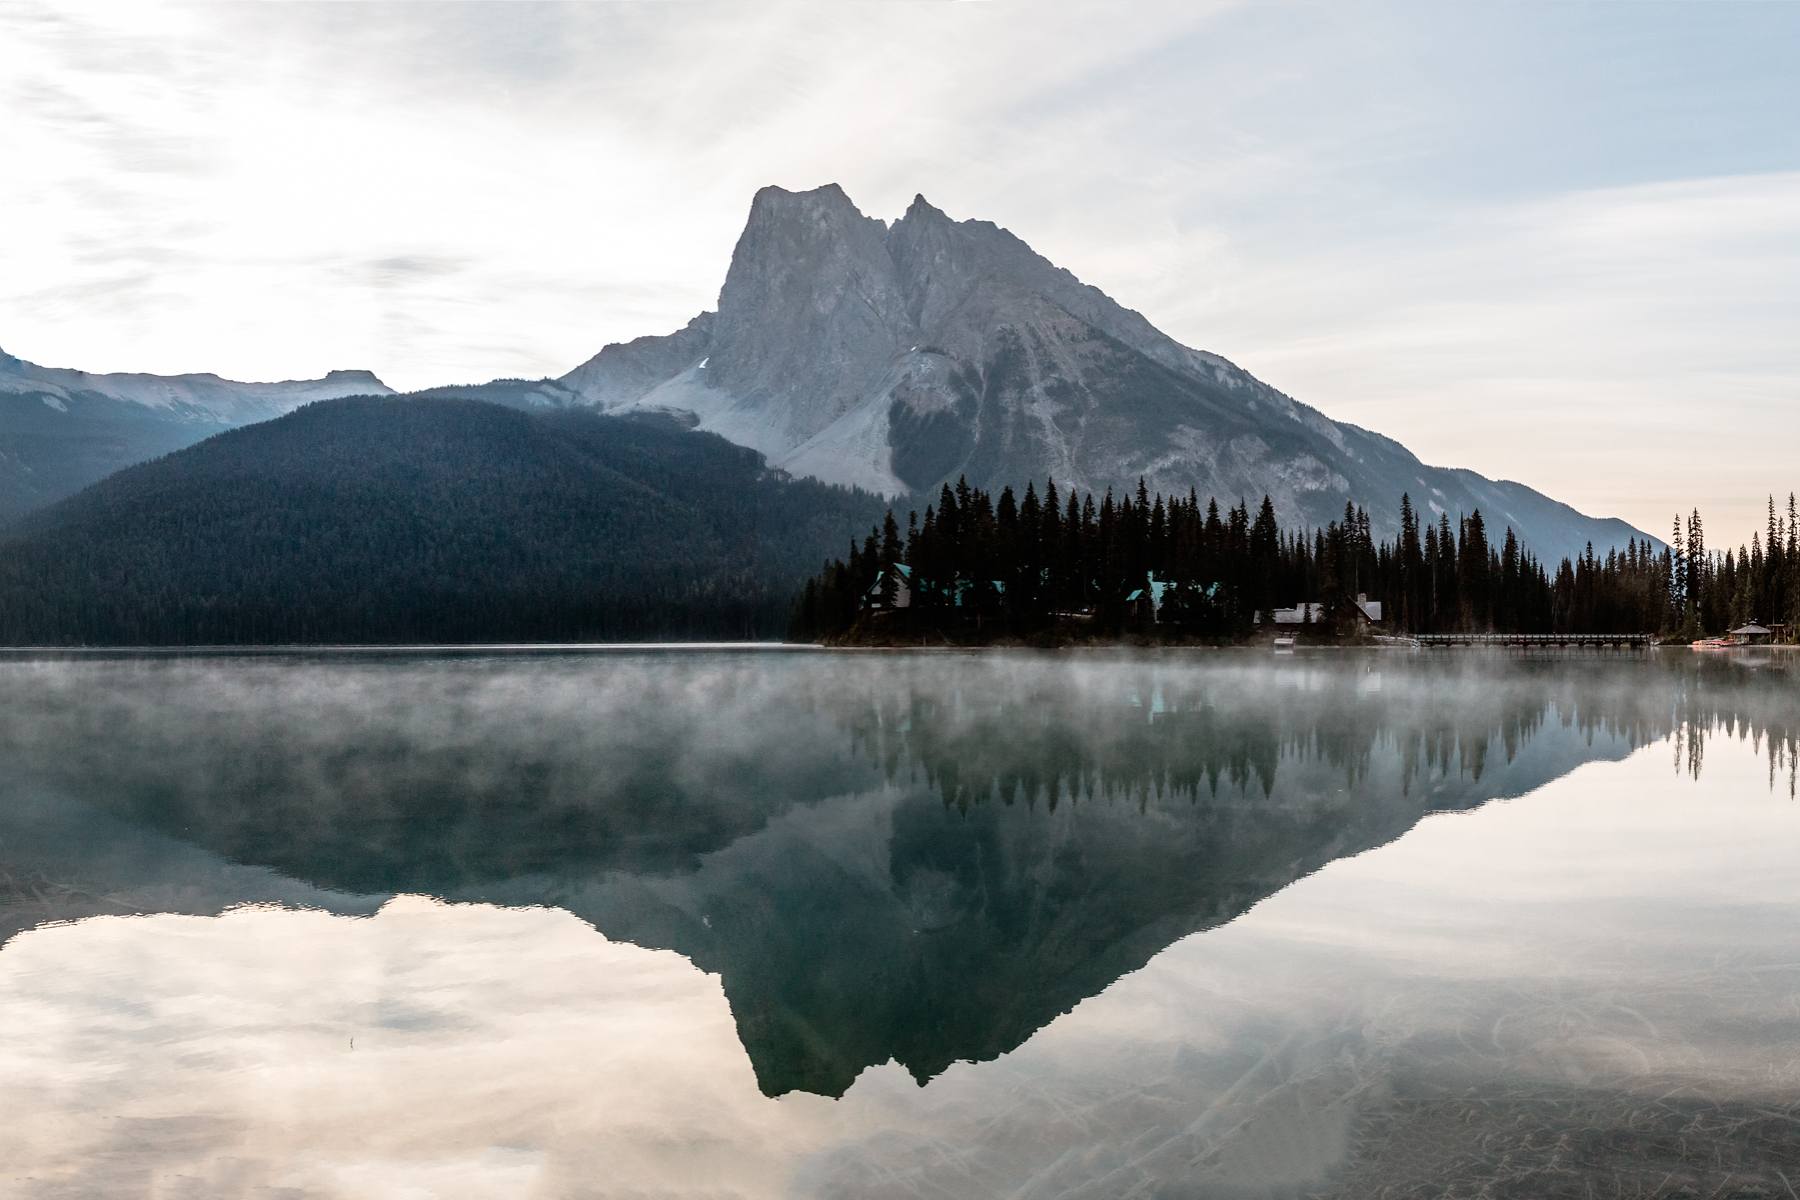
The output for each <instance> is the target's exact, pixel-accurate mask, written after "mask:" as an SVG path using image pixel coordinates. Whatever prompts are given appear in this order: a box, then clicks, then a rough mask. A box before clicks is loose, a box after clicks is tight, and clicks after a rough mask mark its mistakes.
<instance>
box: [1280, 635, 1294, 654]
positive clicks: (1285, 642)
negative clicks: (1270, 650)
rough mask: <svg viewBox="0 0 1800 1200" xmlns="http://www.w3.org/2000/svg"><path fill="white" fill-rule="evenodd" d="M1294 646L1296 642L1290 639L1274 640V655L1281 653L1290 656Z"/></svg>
mask: <svg viewBox="0 0 1800 1200" xmlns="http://www.w3.org/2000/svg"><path fill="white" fill-rule="evenodd" d="M1295 645H1296V641H1295V639H1294V638H1292V637H1286V636H1284V637H1278V638H1276V639H1275V653H1277V654H1281V653H1284V652H1285V653H1288V654H1292V653H1293V652H1294V646H1295Z"/></svg>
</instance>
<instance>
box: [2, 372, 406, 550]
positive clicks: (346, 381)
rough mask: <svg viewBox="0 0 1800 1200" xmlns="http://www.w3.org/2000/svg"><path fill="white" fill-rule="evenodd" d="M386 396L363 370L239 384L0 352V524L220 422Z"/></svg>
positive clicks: (222, 425)
mask: <svg viewBox="0 0 1800 1200" xmlns="http://www.w3.org/2000/svg"><path fill="white" fill-rule="evenodd" d="M391 393H392V389H390V388H389V387H388V386H387V385H386V384H385V383H383V382H381V380H379V379H377V378H375V376H374V375H372V374H370V373H369V372H368V371H333V372H331V373H330V374H329V375H326V376H325V377H324V378H323V379H300V380H291V381H287V382H282V383H239V382H237V381H235V380H230V379H221V378H219V377H218V376H217V375H139V374H107V375H94V374H89V373H88V372H86V371H74V370H66V369H63V368H58V367H40V366H38V365H37V364H36V363H29V362H26V361H25V360H23V359H20V358H15V357H13V356H12V355H10V354H7V353H5V352H4V351H0V523H4V522H6V521H8V520H11V519H13V518H15V517H17V516H18V515H19V514H21V513H24V512H27V511H29V510H31V509H34V508H38V507H41V506H43V505H45V504H49V503H51V502H53V501H56V500H60V499H62V498H63V497H64V496H70V495H73V494H74V493H76V492H78V491H80V490H81V489H82V488H84V487H86V486H87V485H88V484H90V483H94V482H96V481H98V480H100V479H103V478H105V477H106V476H108V475H110V474H112V473H113V472H114V471H117V470H119V469H120V468H122V467H128V466H130V465H132V464H133V463H138V462H143V461H144V460H145V459H149V458H155V457H157V456H158V455H162V454H168V453H170V452H171V451H174V450H179V449H181V448H183V447H184V446H191V445H193V444H194V443H195V442H198V441H201V440H202V439H204V438H208V437H211V436H212V435H213V434H215V433H219V432H221V431H223V430H226V429H231V428H234V427H236V426H239V425H247V424H250V423H251V422H254V421H266V420H268V419H269V418H271V417H278V416H280V415H282V414H283V413H285V412H289V411H291V410H293V409H294V408H297V407H298V406H300V405H302V404H307V403H309V402H311V401H314V400H325V399H330V398H332V397H337V396H354V395H389V394H391Z"/></svg>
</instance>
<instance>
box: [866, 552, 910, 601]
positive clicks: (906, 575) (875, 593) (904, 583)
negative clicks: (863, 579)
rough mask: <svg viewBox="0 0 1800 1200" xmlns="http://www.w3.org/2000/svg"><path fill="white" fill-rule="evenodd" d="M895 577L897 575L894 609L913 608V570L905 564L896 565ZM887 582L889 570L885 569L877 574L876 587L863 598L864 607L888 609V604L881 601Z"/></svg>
mask: <svg viewBox="0 0 1800 1200" xmlns="http://www.w3.org/2000/svg"><path fill="white" fill-rule="evenodd" d="M894 575H895V579H894V604H893V607H895V608H911V607H912V583H913V573H912V568H911V567H909V566H907V565H906V564H905V563H895V564H894ZM886 582H887V569H886V568H883V569H882V570H881V571H879V572H877V573H876V575H875V583H874V586H872V587H870V588H869V590H868V592H867V593H865V594H864V596H863V606H864V607H866V608H886V607H888V606H887V605H886V604H884V603H883V602H882V599H881V593H882V585H883V584H885V583H886Z"/></svg>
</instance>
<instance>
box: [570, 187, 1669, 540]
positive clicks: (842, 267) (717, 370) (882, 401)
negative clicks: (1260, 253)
mask: <svg viewBox="0 0 1800 1200" xmlns="http://www.w3.org/2000/svg"><path fill="white" fill-rule="evenodd" d="M559 382H560V384H561V385H562V386H564V387H567V388H568V389H569V390H570V392H571V393H572V394H573V395H575V396H576V397H577V398H578V399H579V401H580V402H583V403H588V404H592V405H595V406H597V407H599V408H601V409H604V410H608V411H617V410H655V411H666V412H671V413H678V414H681V415H682V416H683V417H684V419H687V420H690V421H691V422H692V423H694V424H696V425H697V426H698V427H699V428H702V429H707V430H712V431H714V432H717V433H719V434H721V435H723V436H725V437H727V438H729V439H731V440H733V441H736V442H739V443H741V444H743V445H746V446H751V447H753V448H755V449H757V450H760V451H762V452H763V453H764V454H766V455H768V457H769V459H770V460H771V462H772V463H773V464H774V465H776V466H779V467H783V468H785V469H787V470H789V471H793V472H795V473H799V474H807V475H813V476H817V477H818V478H821V479H825V480H828V481H831V482H837V483H853V484H858V485H861V486H864V487H869V488H875V489H878V490H881V491H884V492H886V493H888V494H889V495H900V494H905V493H923V492H929V491H931V490H933V489H935V488H936V487H937V485H938V484H940V483H942V482H945V481H947V480H954V479H956V478H957V477H959V476H964V475H966V476H967V477H968V479H969V481H970V482H971V483H975V484H978V485H982V486H990V487H995V486H999V485H1002V484H1006V483H1016V482H1019V481H1022V480H1025V479H1039V480H1041V479H1043V478H1044V477H1045V476H1047V475H1049V476H1054V477H1055V478H1056V479H1057V480H1058V481H1059V482H1060V483H1062V484H1064V485H1065V486H1073V487H1076V488H1081V489H1092V490H1095V491H1099V490H1101V489H1104V488H1107V487H1112V488H1115V489H1123V488H1131V487H1135V485H1136V483H1137V480H1138V479H1139V478H1140V477H1142V478H1144V479H1145V480H1146V481H1147V482H1148V483H1149V485H1150V486H1151V487H1152V488H1154V489H1157V490H1161V491H1164V492H1186V491H1187V490H1188V489H1189V488H1190V487H1191V488H1193V489H1195V490H1196V491H1198V492H1199V493H1200V494H1202V495H1213V496H1217V497H1218V498H1219V499H1220V500H1221V501H1222V502H1235V501H1237V500H1239V499H1245V500H1252V501H1253V500H1255V499H1256V498H1258V497H1260V496H1262V495H1263V494H1265V493H1267V494H1268V495H1270V496H1271V497H1272V498H1273V499H1274V501H1275V505H1276V509H1277V511H1278V513H1279V514H1280V516H1281V518H1282V520H1283V521H1284V522H1295V523H1300V524H1311V525H1322V524H1324V523H1325V522H1326V521H1328V520H1331V519H1333V518H1335V517H1338V516H1341V515H1342V512H1343V509H1344V505H1345V503H1346V501H1348V502H1352V503H1356V504H1360V505H1363V506H1365V507H1367V508H1368V509H1369V511H1370V514H1371V516H1372V518H1373V519H1374V522H1375V525H1376V528H1377V530H1378V531H1379V532H1382V533H1384V534H1391V533H1392V532H1393V529H1394V525H1395V523H1396V520H1397V509H1398V505H1399V499H1400V495H1401V493H1402V492H1410V493H1411V494H1412V497H1413V500H1414V503H1415V505H1416V506H1417V507H1418V509H1419V510H1420V511H1421V513H1423V514H1426V515H1428V516H1430V517H1432V518H1434V519H1435V518H1436V516H1437V515H1438V514H1440V513H1448V514H1449V515H1450V516H1451V519H1452V520H1454V519H1455V518H1456V517H1457V515H1458V514H1460V513H1467V512H1470V511H1473V510H1474V509H1476V508H1480V509H1481V510H1483V512H1484V513H1486V514H1487V515H1488V517H1489V520H1490V523H1491V524H1493V525H1494V526H1495V527H1498V526H1499V525H1502V524H1504V525H1510V526H1512V527H1513V528H1515V529H1516V530H1517V531H1518V532H1519V534H1520V536H1521V537H1522V538H1524V539H1525V540H1526V541H1527V542H1528V543H1529V544H1531V545H1532V546H1533V547H1534V548H1535V549H1536V550H1537V551H1538V553H1539V554H1540V555H1542V556H1545V557H1551V556H1558V555H1561V554H1565V553H1579V552H1580V551H1581V549H1582V547H1583V546H1584V545H1585V544H1586V543H1587V542H1588V541H1590V540H1591V541H1592V542H1593V543H1594V545H1595V546H1596V547H1605V546H1609V545H1623V544H1624V542H1625V540H1626V539H1627V538H1628V537H1631V536H1638V537H1640V538H1641V537H1643V536H1644V535H1642V534H1639V533H1638V532H1637V531H1636V530H1634V529H1631V528H1630V527H1629V526H1627V525H1625V524H1624V523H1623V522H1619V521H1604V520H1595V519H1592V518H1589V517H1586V516H1584V515H1582V514H1580V513H1578V512H1576V511H1574V510H1573V509H1571V508H1569V507H1567V506H1566V505H1562V504H1558V503H1556V502H1555V501H1552V500H1550V499H1548V498H1546V497H1544V496H1542V495H1540V494H1539V493H1537V492H1534V491H1532V490H1531V489H1529V488H1526V487H1523V486H1521V485H1519V484H1514V483H1504V482H1500V483H1496V482H1493V481H1490V480H1487V479H1484V478H1482V477H1481V476H1478V475H1475V474H1474V473H1472V472H1468V471H1456V470H1445V469H1440V468H1435V467H1429V466H1426V465H1425V464H1423V463H1421V462H1420V461H1419V460H1418V459H1417V458H1415V457H1414V456H1413V455H1411V454H1410V453H1408V452H1407V451H1406V449H1405V448H1404V447H1402V446H1400V445H1399V444H1398V443H1396V442H1394V441H1391V440H1390V439H1387V438H1384V437H1381V436H1380V435H1378V434H1374V433H1370V432H1368V431H1367V430H1363V429H1359V428H1357V427H1356V426H1353V425H1347V424H1340V423H1337V422H1334V421H1332V420H1330V419H1328V418H1327V417H1325V416H1324V415H1323V414H1322V413H1320V412H1318V411H1317V410H1315V409H1312V408H1309V407H1307V406H1306V405H1304V404H1300V403H1298V402H1296V401H1295V400H1293V399H1292V398H1290V397H1288V396H1286V395H1283V394H1282V393H1281V392H1279V391H1277V390H1276V389H1274V388H1272V387H1270V386H1268V385H1267V384H1265V383H1263V382H1262V381H1261V380H1259V379H1257V378H1255V377H1254V376H1252V375H1251V374H1249V373H1248V372H1247V371H1244V370H1242V369H1241V368H1239V367H1237V366H1235V365H1233V364H1232V363H1231V362H1229V361H1228V360H1227V359H1225V358H1222V357H1220V356H1218V355H1216V354H1210V353H1206V352H1204V351H1200V350H1196V349H1193V348H1191V347H1188V346H1184V345H1182V344H1181V343H1179V342H1177V341H1175V340H1174V339H1173V338H1171V337H1169V336H1168V335H1167V334H1165V333H1163V332H1162V331H1161V330H1159V329H1157V328H1156V327H1155V326H1154V325H1152V324H1151V323H1150V322H1149V320H1147V319H1146V318H1145V317H1144V316H1143V315H1142V314H1141V313H1138V312H1135V311H1133V310H1131V309H1129V308H1126V307H1125V306H1123V305H1121V304H1119V303H1118V302H1117V301H1115V300H1113V299H1112V298H1111V297H1109V296H1108V295H1106V293H1104V292H1102V291H1101V290H1100V289H1099V288H1096V287H1092V286H1090V285H1088V284H1085V283H1083V282H1082V281H1081V280H1079V279H1077V278H1076V277H1075V276H1074V275H1073V274H1071V273H1070V272H1069V271H1067V270H1065V269H1063V268H1061V267H1058V266H1056V265H1055V264H1054V263H1051V262H1050V261H1049V260H1047V259H1045V258H1044V257H1043V256H1042V255H1040V254H1038V253H1037V252H1036V251H1034V250H1033V249H1032V248H1031V247H1030V246H1029V245H1027V244H1026V243H1025V241H1024V240H1023V239H1021V238H1019V237H1017V236H1016V235H1014V234H1013V233H1011V232H1009V231H1008V230H1006V229H1003V228H1001V227H1000V226H998V225H994V224H992V223H989V222H986V221H976V220H956V219H953V218H951V217H950V216H949V215H947V214H946V213H944V212H943V211H942V210H940V209H938V208H936V207H935V206H933V205H932V204H931V202H930V201H928V200H926V199H925V197H924V196H923V195H917V196H914V198H913V200H912V203H911V204H910V205H909V206H908V207H907V209H906V211H905V213H904V214H903V215H902V216H901V217H900V218H899V219H898V220H896V221H894V222H893V223H892V224H891V225H888V224H884V223H883V222H882V221H880V220H878V219H876V218H874V217H870V216H867V215H866V214H864V213H863V212H862V211H861V210H860V209H858V208H857V207H856V205H855V204H854V203H853V202H852V201H851V199H850V197H849V195H848V194H847V193H845V191H844V189H843V188H841V187H839V186H838V185H837V184H835V183H829V184H825V185H823V186H821V187H817V188H813V189H811V190H809V191H798V192H796V191H789V190H787V189H785V188H779V187H765V188H763V189H761V190H760V191H758V192H757V193H756V196H755V198H754V199H753V200H752V202H751V205H750V215H749V219H748V221H747V222H746V223H745V226H744V231H743V233H742V235H741V236H740V237H739V238H738V242H737V247H736V249H735V251H734V252H733V254H732V258H731V263H730V265H729V267H728V269H727V271H726V274H725V282H724V286H723V287H722V288H721V289H720V292H719V303H718V308H717V311H716V312H715V313H710V314H702V315H701V316H699V317H696V318H695V319H694V320H693V321H692V322H690V323H689V324H688V325H687V326H686V327H685V328H683V329H682V330H680V331H679V332H677V333H674V334H671V335H668V336H666V337H660V338H659V337H649V338H638V339H636V340H634V341H631V342H627V343H623V344H621V345H616V346H608V347H606V348H605V349H603V350H601V352H600V353H599V354H598V355H596V356H595V357H594V358H593V359H590V360H589V361H588V362H586V363H584V364H582V365H581V366H580V367H578V368H576V369H575V370H574V371H572V372H570V373H569V374H568V375H566V376H564V377H563V378H562V379H561V380H560V381H559Z"/></svg>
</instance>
